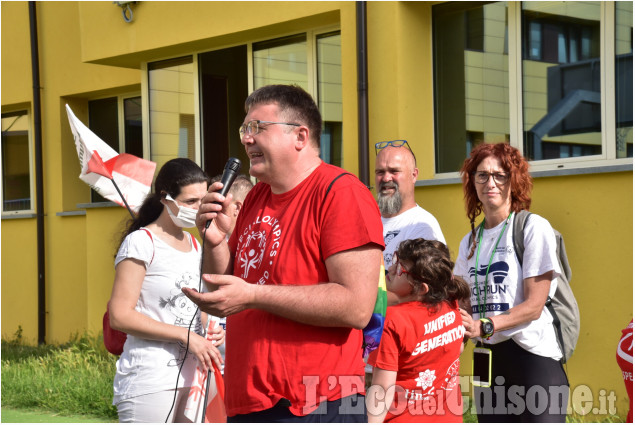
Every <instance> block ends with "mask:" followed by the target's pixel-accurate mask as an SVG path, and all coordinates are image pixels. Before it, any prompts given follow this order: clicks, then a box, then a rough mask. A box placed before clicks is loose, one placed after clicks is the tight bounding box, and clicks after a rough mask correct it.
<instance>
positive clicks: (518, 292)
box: [454, 214, 562, 360]
mask: <svg viewBox="0 0 635 425" xmlns="http://www.w3.org/2000/svg"><path fill="white" fill-rule="evenodd" d="M504 224H505V221H503V222H502V223H500V224H499V225H498V226H496V227H494V228H492V229H484V230H483V238H482V242H481V248H480V254H479V263H478V271H477V273H476V274H477V276H478V277H477V282H478V287H479V288H480V292H479V293H477V292H476V288H475V282H474V275H475V263H476V257H477V250H475V251H474V255H473V256H472V258H470V259H469V260H468V259H467V256H468V254H469V252H470V246H469V242H470V234H469V233H468V234H467V235H466V236H465V237H464V238H463V240H462V241H461V245H460V247H459V255H458V258H457V260H456V265H455V266H454V274H455V275H457V276H461V277H462V278H463V279H465V281H466V282H468V283H469V285H470V291H471V297H470V300H471V302H472V317H473V318H474V319H479V314H478V305H479V300H478V298H479V297H477V295H479V296H480V302H481V304H483V303H485V304H486V309H487V310H486V313H485V317H493V316H496V315H498V314H502V313H503V312H505V311H507V310H509V309H510V308H512V307H514V306H516V305H518V304H520V303H522V302H523V301H524V300H525V295H524V285H523V279H527V278H529V277H535V276H540V275H542V274H544V273H547V272H549V271H553V272H554V273H553V275H552V279H553V280H552V281H551V288H550V290H549V296H550V297H553V296H554V294H555V292H556V287H557V281H556V278H557V277H558V275H559V274H560V272H561V270H560V266H559V264H558V258H557V256H556V238H555V236H554V233H553V229H552V228H551V225H550V224H549V222H548V221H547V220H545V219H544V218H542V217H540V216H538V215H536V214H531V215H530V216H529V218H528V219H527V222H526V225H525V232H524V238H525V240H524V241H525V253H524V256H523V267H522V273H521V270H520V263H519V262H518V259H517V258H516V253H515V252H514V244H513V239H512V235H513V231H514V230H513V224H514V215H513V214H512V216H511V217H510V219H509V224H508V225H507V228H506V229H505V233H504V234H503V235H502V237H501V239H500V242H499V244H498V247H497V249H496V253H495V254H494V257H493V259H492V263H491V265H490V269H489V275H488V283H487V297H486V300H485V292H484V291H485V286H484V282H485V274H486V271H487V266H488V264H489V261H490V258H491V255H492V251H493V249H494V246H495V244H496V240H497V239H498V236H499V235H500V232H501V231H502V229H503V227H504ZM478 233H479V230H478V229H477V232H476V235H477V238H478ZM552 322H553V320H552V317H551V314H550V313H549V311H548V310H547V308H546V307H543V309H542V313H541V315H540V317H539V318H538V319H536V320H533V321H531V322H529V323H525V324H522V325H519V326H516V327H514V328H512V329H508V330H504V331H496V332H495V333H494V335H493V336H492V337H491V338H490V339H489V340H487V341H486V343H488V344H497V343H499V342H503V341H506V340H508V339H510V338H512V339H513V340H514V341H515V342H516V343H517V344H518V345H520V346H521V347H522V348H524V349H525V350H527V351H529V352H531V353H533V354H536V355H539V356H543V357H551V358H553V359H554V360H560V358H561V357H562V354H561V352H560V348H559V347H558V343H557V340H556V334H555V331H554V328H553V325H552Z"/></svg>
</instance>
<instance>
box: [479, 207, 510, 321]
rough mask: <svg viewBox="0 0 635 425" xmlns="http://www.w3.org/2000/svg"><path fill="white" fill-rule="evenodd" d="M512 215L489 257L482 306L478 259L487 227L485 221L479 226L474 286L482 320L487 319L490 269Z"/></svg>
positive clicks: (506, 221)
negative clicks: (484, 229)
mask: <svg viewBox="0 0 635 425" xmlns="http://www.w3.org/2000/svg"><path fill="white" fill-rule="evenodd" d="M511 216H512V213H509V215H508V216H507V219H506V220H505V224H504V225H503V228H502V229H501V231H500V233H499V234H498V239H497V240H496V244H495V245H494V249H492V255H491V256H490V257H489V263H488V264H487V270H485V283H484V286H485V288H484V293H485V294H484V296H483V305H482V306H481V295H480V293H481V292H480V291H479V288H478V259H479V257H480V255H481V242H482V241H483V228H484V226H485V220H483V222H482V223H481V225H480V226H479V233H478V238H477V239H478V249H477V250H476V263H475V264H474V286H475V287H476V297H477V300H478V314H479V317H480V318H481V319H482V318H484V317H485V306H486V304H487V280H488V277H489V268H490V266H491V265H492V261H493V260H494V254H495V253H496V248H498V243H499V242H500V240H501V238H502V237H503V233H505V229H506V228H507V223H509V219H510V218H511Z"/></svg>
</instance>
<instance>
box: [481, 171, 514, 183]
mask: <svg viewBox="0 0 635 425" xmlns="http://www.w3.org/2000/svg"><path fill="white" fill-rule="evenodd" d="M490 176H491V177H493V178H494V183H498V184H506V183H507V182H508V181H509V174H508V173H500V172H499V173H488V172H487V171H475V172H474V181H475V182H476V183H479V184H484V183H487V182H488V181H489V178H490Z"/></svg>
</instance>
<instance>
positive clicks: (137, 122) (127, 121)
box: [88, 95, 143, 202]
mask: <svg viewBox="0 0 635 425" xmlns="http://www.w3.org/2000/svg"><path fill="white" fill-rule="evenodd" d="M88 128H90V129H91V131H92V132H93V133H95V134H96V135H97V136H98V137H99V138H100V139H101V140H103V141H104V142H105V143H106V144H108V146H110V147H111V148H113V149H114V150H115V151H117V152H126V153H130V154H132V155H135V156H138V157H139V158H143V135H142V126H141V97H140V96H134V95H130V96H113V97H107V98H103V99H94V100H89V101H88ZM106 201H107V200H106V199H105V198H103V197H102V196H101V195H99V194H98V193H97V192H95V191H94V190H91V202H106Z"/></svg>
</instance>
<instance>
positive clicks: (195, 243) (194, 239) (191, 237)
mask: <svg viewBox="0 0 635 425" xmlns="http://www.w3.org/2000/svg"><path fill="white" fill-rule="evenodd" d="M187 234H188V235H190V239H191V240H192V245H194V249H195V250H196V252H198V241H197V240H196V238H195V237H194V236H192V234H191V233H189V232H188V233H187Z"/></svg>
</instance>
